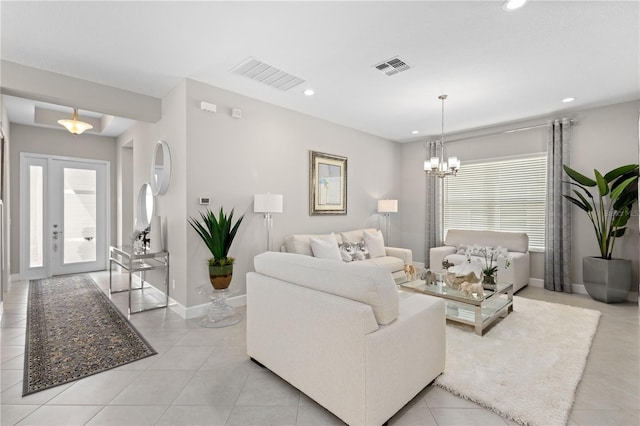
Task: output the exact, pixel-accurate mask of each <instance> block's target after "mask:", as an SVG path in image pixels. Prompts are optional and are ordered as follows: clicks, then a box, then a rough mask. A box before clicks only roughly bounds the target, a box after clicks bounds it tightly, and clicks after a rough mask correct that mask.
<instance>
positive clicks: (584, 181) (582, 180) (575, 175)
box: [562, 164, 596, 187]
mask: <svg viewBox="0 0 640 426" xmlns="http://www.w3.org/2000/svg"><path fill="white" fill-rule="evenodd" d="M562 168H563V169H564V171H565V173H566V174H567V175H569V177H570V178H571V179H573V180H575V181H576V182H578V183H579V184H581V185H584V186H589V187H593V186H596V181H594V180H593V179H591V178H588V177H586V176H585V175H583V174H581V173H579V172H577V171H575V170H573V169H572V168H571V167H569V166H567V165H566V164H565V165H563V166H562Z"/></svg>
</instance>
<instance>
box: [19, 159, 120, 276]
mask: <svg viewBox="0 0 640 426" xmlns="http://www.w3.org/2000/svg"><path fill="white" fill-rule="evenodd" d="M108 194H109V162H108V161H97V160H89V159H82V158H72V157H57V156H48V155H40V154H28V153H21V154H20V247H21V256H20V275H21V277H22V278H23V279H37V278H46V277H51V276H53V275H63V274H73V273H80V272H90V271H99V270H104V269H106V266H107V245H108V240H107V235H108V227H109V223H108V222H109V219H108V218H109V214H108V211H109V210H108V208H109V206H108V204H109V202H108Z"/></svg>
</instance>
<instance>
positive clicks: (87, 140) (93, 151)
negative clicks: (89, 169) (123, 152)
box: [10, 123, 117, 274]
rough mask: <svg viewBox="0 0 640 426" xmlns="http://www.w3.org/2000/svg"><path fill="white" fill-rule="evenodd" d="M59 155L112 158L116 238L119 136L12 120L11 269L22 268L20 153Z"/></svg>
mask: <svg viewBox="0 0 640 426" xmlns="http://www.w3.org/2000/svg"><path fill="white" fill-rule="evenodd" d="M21 152H30V153H36V154H47V155H59V156H67V157H77V158H89V159H94V160H104V161H109V162H110V164H111V168H110V177H111V181H110V182H109V185H110V187H111V194H110V196H111V198H110V201H109V202H110V203H111V204H110V205H111V212H110V217H111V224H110V226H111V235H110V236H109V238H110V241H109V243H115V241H116V225H117V224H116V214H115V212H116V205H117V204H116V140H115V138H110V137H106V136H97V135H93V134H90V133H85V134H82V135H78V136H74V135H72V134H71V133H69V132H67V131H66V130H64V129H61V130H57V129H55V130H54V129H47V128H42V127H33V126H24V125H21V124H15V123H12V124H11V154H10V162H11V188H10V190H11V194H13V197H12V200H11V209H10V214H11V273H12V274H18V273H19V272H20V194H21V191H20V167H19V166H20V153H21Z"/></svg>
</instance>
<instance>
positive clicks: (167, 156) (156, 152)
mask: <svg viewBox="0 0 640 426" xmlns="http://www.w3.org/2000/svg"><path fill="white" fill-rule="evenodd" d="M170 179H171V153H170V152H169V144H167V143H166V142H165V141H158V142H157V143H156V145H155V147H154V149H153V157H152V158H151V189H152V190H153V195H162V194H164V193H165V192H167V189H168V188H169V180H170Z"/></svg>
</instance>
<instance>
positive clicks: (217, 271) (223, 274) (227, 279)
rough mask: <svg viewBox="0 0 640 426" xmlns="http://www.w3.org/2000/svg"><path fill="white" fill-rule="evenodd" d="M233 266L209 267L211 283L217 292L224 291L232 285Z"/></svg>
mask: <svg viewBox="0 0 640 426" xmlns="http://www.w3.org/2000/svg"><path fill="white" fill-rule="evenodd" d="M232 276H233V265H224V266H209V281H211V285H212V286H213V288H214V289H216V290H224V289H225V288H227V287H229V284H231V278H232Z"/></svg>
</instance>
